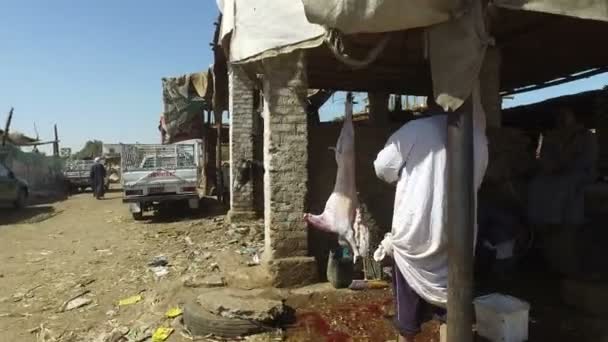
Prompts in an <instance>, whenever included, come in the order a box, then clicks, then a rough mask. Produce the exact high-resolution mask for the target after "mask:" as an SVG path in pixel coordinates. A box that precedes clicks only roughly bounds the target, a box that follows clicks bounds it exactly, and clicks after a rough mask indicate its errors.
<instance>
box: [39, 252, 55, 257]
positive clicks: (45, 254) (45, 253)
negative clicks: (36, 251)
mask: <svg viewBox="0 0 608 342" xmlns="http://www.w3.org/2000/svg"><path fill="white" fill-rule="evenodd" d="M51 254H53V251H42V252H40V255H44V256H47V255H51Z"/></svg>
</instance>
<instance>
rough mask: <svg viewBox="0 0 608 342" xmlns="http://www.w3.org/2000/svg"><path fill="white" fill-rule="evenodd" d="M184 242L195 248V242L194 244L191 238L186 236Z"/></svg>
mask: <svg viewBox="0 0 608 342" xmlns="http://www.w3.org/2000/svg"><path fill="white" fill-rule="evenodd" d="M184 241H186V243H187V244H188V246H193V245H194V242H192V239H191V238H190V237H189V236H186V237H185V238H184Z"/></svg>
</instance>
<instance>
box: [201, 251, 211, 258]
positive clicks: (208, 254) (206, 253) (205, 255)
mask: <svg viewBox="0 0 608 342" xmlns="http://www.w3.org/2000/svg"><path fill="white" fill-rule="evenodd" d="M212 256H213V255H212V254H211V253H209V252H205V253H203V254H202V255H201V258H202V259H203V260H209V259H211V257H212Z"/></svg>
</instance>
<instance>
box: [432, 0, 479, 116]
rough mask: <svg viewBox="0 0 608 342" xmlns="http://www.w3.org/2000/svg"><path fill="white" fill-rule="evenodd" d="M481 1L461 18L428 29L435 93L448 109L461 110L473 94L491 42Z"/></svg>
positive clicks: (438, 102) (442, 105)
mask: <svg viewBox="0 0 608 342" xmlns="http://www.w3.org/2000/svg"><path fill="white" fill-rule="evenodd" d="M482 11H483V10H482V8H481V2H480V1H475V2H474V5H473V6H472V8H471V9H469V10H468V11H466V12H465V13H464V14H463V15H462V16H460V17H459V18H456V19H453V20H450V21H448V22H445V23H441V24H438V25H434V26H431V27H429V28H428V29H427V33H428V34H427V38H428V47H429V57H430V62H431V75H432V78H433V94H434V97H435V101H436V102H437V104H439V105H440V106H441V107H443V109H444V110H446V111H454V110H456V109H458V108H459V107H460V106H461V105H462V104H463V103H464V101H465V100H466V99H467V98H468V97H469V96H470V95H471V91H472V89H473V85H474V83H475V81H477V79H478V78H479V72H480V70H481V65H482V63H483V59H484V56H485V52H486V48H487V46H488V44H489V42H490V37H489V36H488V34H487V31H486V27H485V22H484V20H483V12H482Z"/></svg>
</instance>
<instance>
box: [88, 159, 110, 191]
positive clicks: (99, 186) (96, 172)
mask: <svg viewBox="0 0 608 342" xmlns="http://www.w3.org/2000/svg"><path fill="white" fill-rule="evenodd" d="M105 178H106V168H105V167H104V166H103V164H102V163H101V158H99V157H97V158H95V164H93V166H91V187H92V188H93V196H95V198H97V199H101V198H103V197H104V195H105V187H104V179H105Z"/></svg>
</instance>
